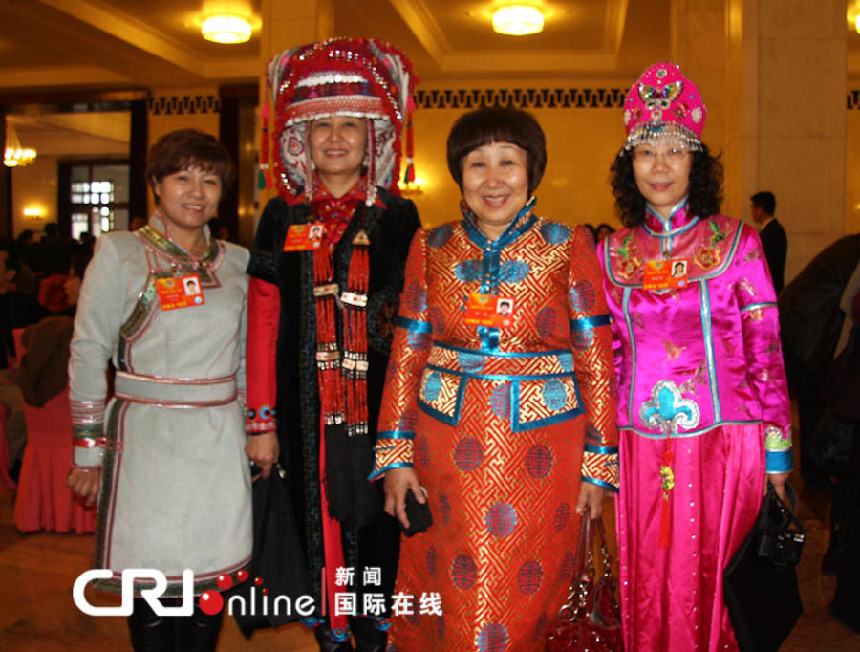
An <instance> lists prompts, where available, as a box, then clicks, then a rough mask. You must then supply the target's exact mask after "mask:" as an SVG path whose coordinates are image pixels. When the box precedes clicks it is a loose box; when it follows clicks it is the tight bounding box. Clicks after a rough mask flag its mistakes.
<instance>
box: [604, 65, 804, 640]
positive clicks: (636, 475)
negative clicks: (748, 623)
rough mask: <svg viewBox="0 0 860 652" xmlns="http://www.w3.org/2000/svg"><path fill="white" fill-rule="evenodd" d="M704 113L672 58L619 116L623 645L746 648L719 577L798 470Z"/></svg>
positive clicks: (770, 297) (610, 274)
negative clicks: (768, 490) (764, 505)
mask: <svg viewBox="0 0 860 652" xmlns="http://www.w3.org/2000/svg"><path fill="white" fill-rule="evenodd" d="M704 120H705V107H704V105H703V103H702V100H701V97H700V95H699V91H698V89H697V88H696V86H695V84H693V82H691V81H690V80H689V79H686V78H685V77H683V76H682V75H681V72H680V70H679V69H678V67H677V66H676V65H674V64H671V63H659V64H655V65H654V66H651V67H650V68H649V69H648V70H646V71H645V72H644V73H643V75H642V76H641V77H640V78H639V80H637V82H636V83H635V84H634V85H633V87H632V88H631V90H630V92H629V94H628V95H627V98H626V100H625V106H624V122H625V126H626V128H627V134H628V139H627V142H626V143H625V145H624V147H623V148H622V149H621V151H619V153H618V155H617V157H616V159H615V162H614V164H613V166H612V189H613V194H614V195H615V199H616V206H617V208H618V210H619V213H620V214H621V219H622V222H623V223H624V225H625V226H626V227H628V228H625V229H621V230H619V231H617V232H615V233H613V234H612V235H611V236H610V237H609V238H607V239H606V240H604V241H603V242H602V243H600V247H599V256H600V261H601V265H602V267H603V270H604V272H605V280H604V286H605V290H606V294H607V298H608V301H609V309H610V312H611V313H612V317H613V335H614V340H615V352H616V360H615V362H616V372H617V380H618V428H619V437H620V441H619V446H620V449H619V457H620V493H619V498H618V504H617V526H618V546H619V559H620V580H621V607H622V623H623V627H624V637H625V645H626V649H627V650H635V651H636V652H658V651H661V650H665V651H672V652H677V651H679V650H685V651H688V650H689V651H692V650H702V651H705V650H708V651H716V650H737V649H738V644H737V641H736V638H735V635H734V631H733V628H732V624H731V620H730V618H729V615H728V612H727V610H726V607H725V605H724V603H723V597H722V573H723V570H724V569H725V567H726V565H727V564H728V563H729V561H730V560H731V558H732V555H733V554H734V552H735V551H736V549H737V548H738V546H739V545H740V543H741V542H742V541H743V539H744V537H745V536H746V534H747V533H748V532H749V530H750V528H751V527H752V525H753V523H754V522H755V519H756V515H757V514H758V510H759V507H760V505H761V499H762V494H763V492H764V487H765V477H766V476H767V479H769V480H770V481H771V482H772V483H773V484H774V485H775V486H776V488H777V491H778V492H780V493H781V494H782V493H783V492H784V486H785V480H786V476H787V473H788V471H790V470H791V464H792V461H791V459H792V458H791V437H790V432H789V424H790V414H789V402H788V395H787V390H786V383H785V372H784V369H783V361H782V351H781V347H780V340H779V320H778V315H777V309H776V295H775V293H774V290H773V285H772V283H771V278H770V274H769V272H768V268H767V264H766V262H765V259H764V255H763V253H762V249H761V243H760V241H759V238H758V235H757V234H756V232H755V231H754V230H753V229H752V228H750V227H748V226H746V225H744V224H742V223H741V222H739V221H738V220H736V219H733V218H731V217H726V216H724V215H720V214H719V207H720V199H721V197H720V195H721V182H722V167H721V166H720V164H719V162H718V161H717V160H716V158H714V157H712V156H711V155H710V153H709V151H708V148H707V146H706V145H705V144H703V143H702V142H701V140H700V137H701V133H702V127H703V126H704Z"/></svg>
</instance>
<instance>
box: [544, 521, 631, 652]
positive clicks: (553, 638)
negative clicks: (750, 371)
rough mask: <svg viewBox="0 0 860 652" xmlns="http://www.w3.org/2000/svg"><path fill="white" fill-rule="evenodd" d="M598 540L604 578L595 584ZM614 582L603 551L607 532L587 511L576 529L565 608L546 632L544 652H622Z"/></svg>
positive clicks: (605, 552)
mask: <svg viewBox="0 0 860 652" xmlns="http://www.w3.org/2000/svg"><path fill="white" fill-rule="evenodd" d="M595 532H596V533H597V534H598V535H599V539H600V553H601V556H602V558H603V575H601V576H600V577H599V578H597V580H596V581H595V574H596V573H595V570H594V550H593V548H594V540H595ZM617 585H618V580H617V578H615V577H613V575H612V558H611V557H610V555H609V550H608V549H607V547H606V531H605V530H604V527H603V521H602V520H601V519H599V518H598V519H595V520H592V519H591V514H590V512H589V511H588V510H586V511H585V513H584V514H583V515H582V522H581V523H580V526H579V544H578V545H577V549H576V565H575V572H574V575H573V580H572V582H571V586H570V595H569V596H568V601H567V604H565V605H564V606H563V607H562V608H561V610H560V611H559V617H558V620H557V621H556V622H555V624H553V625H552V627H551V628H550V630H549V634H548V636H547V641H546V651H547V652H623V651H624V641H623V640H622V638H621V613H620V610H619V608H618V602H617V601H616V600H615V589H616V587H617Z"/></svg>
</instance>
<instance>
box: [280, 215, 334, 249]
mask: <svg viewBox="0 0 860 652" xmlns="http://www.w3.org/2000/svg"><path fill="white" fill-rule="evenodd" d="M323 235H325V227H324V226H323V225H322V224H321V223H320V222H314V223H313V224H293V225H291V226H290V229H289V231H287V237H286V238H284V251H313V250H314V249H319V248H320V246H321V245H322V238H323Z"/></svg>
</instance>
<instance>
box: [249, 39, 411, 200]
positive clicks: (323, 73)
mask: <svg viewBox="0 0 860 652" xmlns="http://www.w3.org/2000/svg"><path fill="white" fill-rule="evenodd" d="M268 78H269V88H270V91H271V94H272V102H273V104H274V116H273V117H274V127H273V133H272V146H273V147H274V157H273V169H274V176H275V183H276V184H277V187H278V192H279V193H280V194H281V195H282V196H284V197H285V198H288V199H292V198H295V196H296V194H297V193H298V192H299V189H300V188H302V187H304V188H305V189H306V192H310V190H311V189H310V185H311V184H310V183H309V181H310V179H311V176H312V171H313V170H312V162H311V157H310V151H309V148H308V123H309V122H310V121H312V120H316V119H319V118H325V117H331V116H348V117H354V118H365V119H367V121H368V123H367V124H368V132H367V135H368V137H367V147H368V152H367V153H368V157H367V168H368V169H367V177H368V178H367V182H368V198H367V203H368V205H372V204H373V202H374V201H375V200H376V186H382V187H384V188H388V189H389V190H392V191H394V192H396V191H397V180H398V179H397V177H398V174H399V171H400V150H401V134H402V133H403V131H404V129H406V140H407V143H406V157H407V165H408V166H409V167H410V168H411V165H412V156H413V152H412V148H413V145H412V131H411V112H412V110H413V109H414V101H413V99H412V92H413V87H414V83H415V81H416V80H415V77H414V76H413V74H412V64H411V62H410V61H409V59H407V58H406V55H404V54H403V53H402V52H401V51H400V50H398V49H397V48H395V47H394V46H392V45H389V44H388V43H385V42H383V41H379V40H375V39H364V38H332V39H328V40H326V41H320V42H317V43H311V44H309V45H303V46H301V47H297V48H293V49H290V50H287V51H286V52H283V53H282V54H279V55H277V56H275V57H273V58H272V59H271V60H270V61H269V65H268ZM267 113H268V107H267V108H266V109H264V115H263V122H264V125H266V124H267V123H268V115H267ZM264 129H265V127H264ZM263 140H264V144H263V164H264V166H265V165H266V164H267V163H268V160H267V159H268V139H267V137H266V134H265V133H264V135H263ZM407 174H413V173H411V172H409V171H407Z"/></svg>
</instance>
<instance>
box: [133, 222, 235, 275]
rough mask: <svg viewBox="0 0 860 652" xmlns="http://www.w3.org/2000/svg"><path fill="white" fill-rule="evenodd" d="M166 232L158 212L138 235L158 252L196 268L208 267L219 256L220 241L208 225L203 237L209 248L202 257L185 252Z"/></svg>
mask: <svg viewBox="0 0 860 652" xmlns="http://www.w3.org/2000/svg"><path fill="white" fill-rule="evenodd" d="M159 227H161V228H159ZM166 231H167V229H166V224H165V222H164V218H163V217H161V215H160V214H159V213H158V211H156V212H155V213H154V214H153V215H152V217H151V218H150V219H149V224H147V225H146V226H145V227H143V228H142V229H139V230H138V235H139V237H140V238H141V239H142V240H143V241H144V242H145V243H147V244H148V245H149V246H150V247H152V248H153V249H155V250H156V251H160V252H163V253H165V254H167V255H168V256H169V257H171V258H177V259H180V260H183V261H187V262H188V263H190V264H192V265H193V266H195V267H204V266H208V265H209V264H210V263H212V261H214V260H215V259H216V257H217V256H218V241H217V240H216V239H215V238H213V237H211V236H210V233H209V225H208V224H207V225H205V226H204V227H203V237H204V238H206V245H207V246H206V251H205V252H203V255H202V256H195V255H193V254H191V253H189V252H187V251H185V249H183V248H182V247H180V246H179V245H178V244H176V243H175V242H173V240H171V239H170V238H168V237H167V236H166V235H165V232H166Z"/></svg>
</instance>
